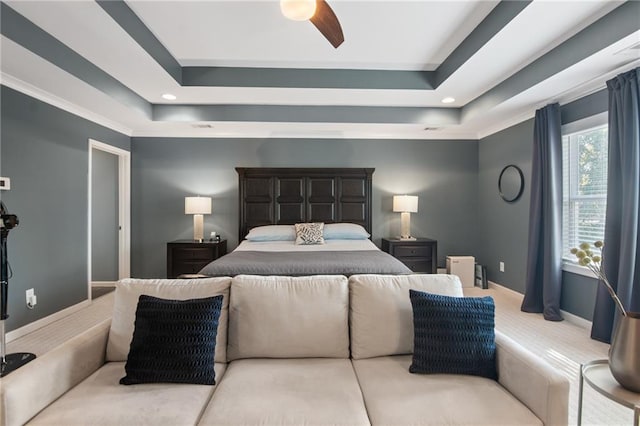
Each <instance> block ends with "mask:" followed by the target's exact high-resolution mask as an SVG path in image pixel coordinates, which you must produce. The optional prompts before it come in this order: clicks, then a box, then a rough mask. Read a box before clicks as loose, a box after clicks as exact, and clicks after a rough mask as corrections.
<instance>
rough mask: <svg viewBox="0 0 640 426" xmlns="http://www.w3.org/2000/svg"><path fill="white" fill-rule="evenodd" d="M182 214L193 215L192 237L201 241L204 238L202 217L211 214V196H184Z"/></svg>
mask: <svg viewBox="0 0 640 426" xmlns="http://www.w3.org/2000/svg"><path fill="white" fill-rule="evenodd" d="M184 214H192V215H193V239H194V240H196V241H198V242H200V243H201V242H202V240H203V238H204V223H203V222H204V217H203V216H202V215H205V214H211V197H184Z"/></svg>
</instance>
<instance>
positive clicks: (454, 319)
mask: <svg viewBox="0 0 640 426" xmlns="http://www.w3.org/2000/svg"><path fill="white" fill-rule="evenodd" d="M409 298H410V299H411V306H412V308H413V333H414V338H413V360H412V362H411V366H410V367H409V372H411V373H421V374H469V375H474V376H482V377H487V378H489V379H494V380H496V379H497V377H498V374H497V371H496V342H495V305H494V302H493V298H491V297H488V296H487V297H451V296H441V295H437V294H431V293H426V292H422V291H416V290H409Z"/></svg>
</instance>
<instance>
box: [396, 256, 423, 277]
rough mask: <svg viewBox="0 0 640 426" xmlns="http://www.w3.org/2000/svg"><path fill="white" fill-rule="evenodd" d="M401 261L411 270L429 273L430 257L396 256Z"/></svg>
mask: <svg viewBox="0 0 640 426" xmlns="http://www.w3.org/2000/svg"><path fill="white" fill-rule="evenodd" d="M398 260H400V261H401V262H402V263H404V264H405V265H407V266H408V267H409V269H411V270H412V271H413V272H424V273H428V274H430V273H431V259H430V258H429V259H425V258H420V257H404V258H398Z"/></svg>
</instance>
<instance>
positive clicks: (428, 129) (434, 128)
mask: <svg viewBox="0 0 640 426" xmlns="http://www.w3.org/2000/svg"><path fill="white" fill-rule="evenodd" d="M440 129H442V127H425V128H424V130H427V131H436V130H440Z"/></svg>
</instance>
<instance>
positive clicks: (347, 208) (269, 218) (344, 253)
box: [200, 168, 412, 276]
mask: <svg viewBox="0 0 640 426" xmlns="http://www.w3.org/2000/svg"><path fill="white" fill-rule="evenodd" d="M236 171H237V172H238V178H239V200H240V206H239V207H240V208H239V213H240V215H239V217H240V223H239V241H241V243H240V244H239V245H238V247H237V248H236V249H235V250H234V251H233V252H231V253H229V254H227V255H225V256H223V257H221V258H219V259H217V260H215V261H213V262H211V263H210V264H208V265H207V266H205V267H204V268H203V269H202V270H201V271H200V274H203V275H207V276H235V275H239V274H253V275H288V276H302V275H318V274H341V275H346V276H350V275H354V274H365V273H378V274H409V273H411V272H412V271H411V270H410V269H409V268H408V267H407V266H405V265H404V264H403V263H402V262H400V261H399V260H397V259H396V258H394V257H393V256H391V255H389V254H387V253H385V252H383V251H381V250H380V249H378V247H376V245H375V244H374V243H373V242H372V241H371V240H370V235H371V216H372V212H371V209H372V202H371V198H372V197H371V196H372V174H373V172H374V169H371V168H236ZM301 223H316V224H322V225H323V241H322V243H321V244H296V241H295V240H296V233H295V224H301Z"/></svg>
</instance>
